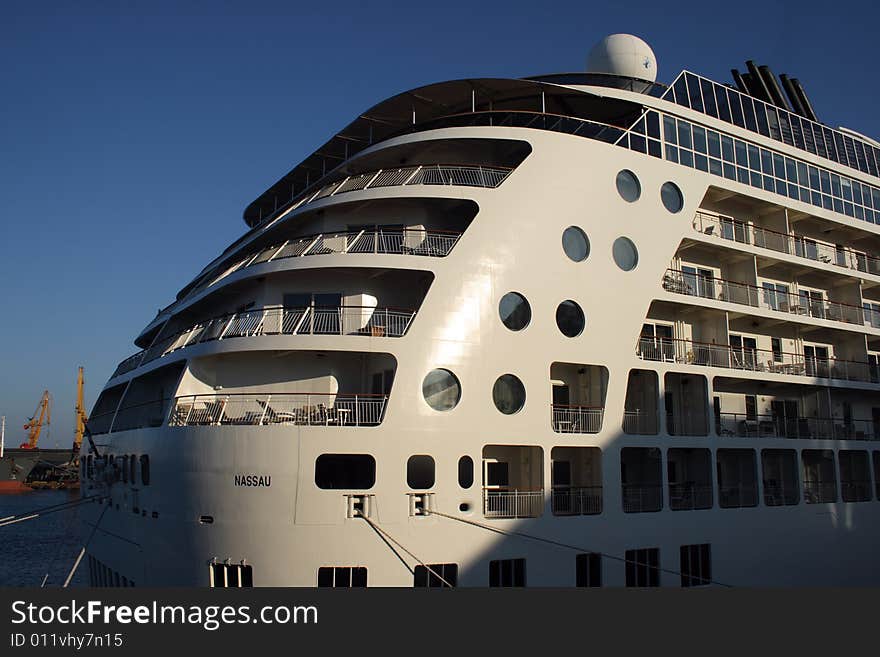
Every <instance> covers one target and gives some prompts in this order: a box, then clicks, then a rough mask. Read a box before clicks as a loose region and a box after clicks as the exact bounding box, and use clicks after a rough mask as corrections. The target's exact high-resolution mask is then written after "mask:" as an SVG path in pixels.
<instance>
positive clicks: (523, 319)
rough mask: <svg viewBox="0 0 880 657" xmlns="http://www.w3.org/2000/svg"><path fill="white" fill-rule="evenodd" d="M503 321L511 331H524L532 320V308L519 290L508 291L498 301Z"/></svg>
mask: <svg viewBox="0 0 880 657" xmlns="http://www.w3.org/2000/svg"><path fill="white" fill-rule="evenodd" d="M498 314H499V315H500V316H501V322H502V323H503V324H504V325H505V326H506V327H507V328H509V329H510V330H511V331H522V330H523V329H524V328H525V327H526V326H528V325H529V322H530V321H532V309H531V307H530V306H529V302H528V301H526V298H525V297H524V296H523V295H521V294H519V293H518V292H508V293H507V294H505V295H504V296H503V297H501V301H500V302H499V303H498Z"/></svg>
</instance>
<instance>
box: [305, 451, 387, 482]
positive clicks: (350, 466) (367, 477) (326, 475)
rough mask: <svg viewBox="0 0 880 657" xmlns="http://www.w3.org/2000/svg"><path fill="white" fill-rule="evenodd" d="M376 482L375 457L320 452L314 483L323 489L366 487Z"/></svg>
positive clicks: (316, 462) (316, 463)
mask: <svg viewBox="0 0 880 657" xmlns="http://www.w3.org/2000/svg"><path fill="white" fill-rule="evenodd" d="M375 483H376V459H374V458H373V457H372V456H370V455H369V454H321V456H319V457H318V459H317V460H316V461H315V485H316V486H317V487H318V488H324V489H340V488H342V489H351V488H355V489H361V490H363V489H367V488H372V487H373V484H375Z"/></svg>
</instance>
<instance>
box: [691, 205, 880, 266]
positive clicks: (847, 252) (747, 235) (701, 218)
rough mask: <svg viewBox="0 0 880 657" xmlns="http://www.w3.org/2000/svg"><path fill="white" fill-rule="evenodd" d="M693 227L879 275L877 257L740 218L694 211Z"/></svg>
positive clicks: (719, 235) (808, 258)
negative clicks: (774, 229) (754, 223)
mask: <svg viewBox="0 0 880 657" xmlns="http://www.w3.org/2000/svg"><path fill="white" fill-rule="evenodd" d="M693 226H694V230H696V231H697V232H698V233H702V234H703V235H713V236H716V237H719V238H721V239H723V240H730V241H732V242H738V243H740V244H753V245H754V246H758V247H761V248H764V249H770V250H771V251H777V252H779V253H785V254H787V255H794V256H797V257H799V258H804V259H806V260H812V261H815V262H822V263H825V264H832V265H835V266H838V267H842V268H845V269H850V270H853V271H859V272H862V273H867V274H874V275H878V276H880V258H878V257H877V256H874V255H870V254H867V253H863V252H861V251H855V250H852V249H848V248H845V247H841V246H838V245H836V244H830V243H828V242H822V241H820V240H815V239H812V238H810V237H804V236H802V235H795V234H793V233H779V232H776V231H773V230H768V229H766V228H760V227H758V226H752V225H750V224H748V223H747V222H744V221H739V220H736V219H733V218H732V217H724V216H720V215H715V214H710V213H707V212H697V213H696V216H695V217H694V221H693Z"/></svg>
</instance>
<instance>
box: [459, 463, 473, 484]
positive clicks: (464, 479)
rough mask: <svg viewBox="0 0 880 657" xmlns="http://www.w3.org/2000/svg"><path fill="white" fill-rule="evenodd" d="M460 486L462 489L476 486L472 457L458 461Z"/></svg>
mask: <svg viewBox="0 0 880 657" xmlns="http://www.w3.org/2000/svg"><path fill="white" fill-rule="evenodd" d="M458 485H459V486H461V487H462V488H470V487H471V486H473V485H474V460H473V459H472V458H471V457H470V456H462V457H461V458H460V459H458Z"/></svg>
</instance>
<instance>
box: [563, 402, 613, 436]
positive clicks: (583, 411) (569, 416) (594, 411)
mask: <svg viewBox="0 0 880 657" xmlns="http://www.w3.org/2000/svg"><path fill="white" fill-rule="evenodd" d="M551 409H552V422H553V431H555V432H556V433H599V431H600V430H601V429H602V416H603V415H604V413H605V409H604V408H603V407H602V406H577V405H568V404H551Z"/></svg>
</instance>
